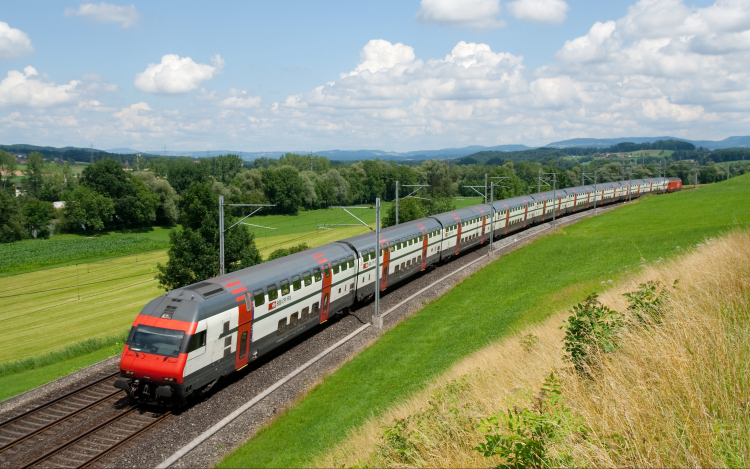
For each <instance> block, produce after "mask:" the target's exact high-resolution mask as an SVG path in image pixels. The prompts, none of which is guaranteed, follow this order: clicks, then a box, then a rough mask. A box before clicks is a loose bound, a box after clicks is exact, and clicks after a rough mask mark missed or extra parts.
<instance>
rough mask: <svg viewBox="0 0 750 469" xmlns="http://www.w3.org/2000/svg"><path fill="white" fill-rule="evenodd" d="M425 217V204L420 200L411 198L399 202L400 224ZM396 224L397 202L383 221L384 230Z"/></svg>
mask: <svg viewBox="0 0 750 469" xmlns="http://www.w3.org/2000/svg"><path fill="white" fill-rule="evenodd" d="M424 217H425V209H424V204H422V202H421V201H420V200H419V199H413V198H411V197H409V198H405V199H401V200H399V204H398V222H399V223H405V222H407V221H412V220H416V219H418V218H424ZM395 224H396V202H394V203H392V204H391V206H390V208H389V209H388V212H387V213H386V215H385V218H383V220H382V226H383V228H386V227H388V226H393V225H395Z"/></svg>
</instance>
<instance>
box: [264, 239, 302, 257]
mask: <svg viewBox="0 0 750 469" xmlns="http://www.w3.org/2000/svg"><path fill="white" fill-rule="evenodd" d="M308 249H310V247H309V246H308V245H307V244H305V243H302V244H298V245H296V246H292V247H290V248H281V249H277V250H275V251H274V252H272V253H271V254H269V255H268V259H266V261H272V260H274V259H278V258H280V257H285V256H288V255H289V254H294V253H297V252H302V251H307V250H308Z"/></svg>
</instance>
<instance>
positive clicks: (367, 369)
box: [219, 174, 750, 467]
mask: <svg viewBox="0 0 750 469" xmlns="http://www.w3.org/2000/svg"><path fill="white" fill-rule="evenodd" d="M748 197H750V174H747V175H744V176H740V177H736V178H733V179H730V180H729V181H726V182H722V183H718V184H714V185H711V186H705V187H701V188H699V189H696V190H689V191H682V192H679V193H675V194H669V195H660V196H650V197H645V198H644V199H641V200H638V201H637V202H635V203H633V204H630V205H627V206H624V207H621V208H619V209H617V210H615V211H613V212H609V213H607V214H603V215H601V216H599V217H595V218H591V219H588V220H584V221H581V222H579V223H577V224H575V225H572V226H570V227H566V228H564V229H559V230H557V231H556V232H554V233H553V234H551V235H549V236H546V237H544V238H541V239H539V240H537V241H535V242H534V243H532V244H530V245H529V246H526V247H524V248H523V249H520V250H518V251H515V252H513V253H511V254H508V255H506V256H504V257H502V258H500V259H499V260H497V261H496V262H494V263H492V264H490V265H489V266H487V267H485V268H484V269H483V270H482V271H480V272H478V273H477V274H475V275H473V276H472V277H470V278H469V279H467V280H465V281H464V282H462V283H461V284H459V285H457V286H456V287H455V288H453V290H452V291H450V292H449V293H448V294H446V295H445V296H443V297H442V298H440V299H439V300H437V301H435V302H433V303H431V304H429V305H427V306H426V307H425V308H424V309H423V310H422V311H420V312H419V313H417V314H415V315H414V316H413V317H411V318H410V319H408V320H406V321H404V322H403V323H401V324H400V325H399V326H397V327H395V328H394V329H392V330H390V331H388V332H386V333H385V334H384V335H383V336H382V337H381V338H380V339H379V340H378V341H377V342H375V343H374V344H373V345H371V346H370V347H369V348H367V349H366V350H364V351H363V352H362V353H360V354H359V355H358V356H356V357H354V358H353V359H352V360H350V361H349V362H347V363H346V364H344V365H343V366H342V367H341V368H340V369H339V370H338V371H336V372H335V373H334V374H332V375H331V376H329V377H328V378H326V379H325V380H324V381H323V382H322V383H321V384H319V385H318V386H316V387H315V388H314V389H312V390H311V391H310V392H309V393H308V394H307V396H306V397H305V398H304V399H302V400H301V401H300V402H299V403H298V404H297V405H295V406H294V407H292V408H290V409H289V410H288V411H287V412H286V413H285V414H283V415H282V416H281V417H280V418H279V419H278V420H276V421H275V422H274V423H273V424H271V425H270V426H268V427H265V428H264V429H263V430H261V431H260V432H259V433H258V434H257V435H256V436H255V437H254V438H253V439H251V440H250V441H249V442H247V443H246V444H245V445H243V446H241V447H240V448H239V449H238V450H237V451H235V452H234V453H233V454H231V455H230V456H228V457H227V458H226V459H225V460H224V461H223V462H222V463H221V464H220V465H219V467H251V466H252V467H310V466H311V465H312V464H313V462H314V461H315V460H316V458H318V457H319V456H320V455H322V454H324V453H326V452H327V451H329V450H330V449H331V448H332V447H333V446H334V445H335V444H336V443H338V442H340V441H342V440H343V439H344V438H345V437H346V436H347V435H348V434H349V432H350V431H351V430H352V429H354V428H356V427H358V426H359V425H361V424H362V423H364V422H365V421H366V420H367V419H368V418H369V417H370V416H372V415H375V416H377V415H381V414H382V412H384V410H385V409H387V408H388V407H390V406H392V405H393V404H395V403H397V402H400V401H402V400H404V399H406V398H408V397H409V396H411V395H412V394H413V393H415V392H418V391H419V390H421V389H424V388H425V386H426V385H427V384H428V383H429V382H430V381H431V380H432V379H435V378H436V377H437V376H439V375H440V374H442V373H443V372H444V371H445V370H447V369H448V368H449V367H450V366H451V365H453V364H454V363H456V361H458V360H460V359H462V358H463V357H465V356H467V355H469V354H471V353H473V352H475V351H476V350H478V349H480V348H482V347H484V346H485V345H487V344H489V343H492V342H494V341H496V340H498V339H500V338H502V337H504V336H507V335H509V334H512V333H514V332H516V331H519V330H522V329H523V328H524V327H525V326H527V325H529V324H533V323H538V322H540V321H542V320H544V319H546V318H547V317H549V316H550V315H551V314H553V313H554V312H556V311H560V310H561V309H564V308H568V307H570V306H571V305H572V304H574V303H577V302H579V301H581V300H582V299H583V298H585V297H586V296H587V295H588V294H589V293H591V292H601V291H604V290H605V289H607V288H608V286H616V285H617V284H618V281H619V280H621V279H623V278H624V277H626V276H628V275H630V274H633V273H635V272H638V271H639V270H640V266H641V265H642V264H646V263H652V262H655V261H657V260H659V258H669V257H671V256H674V255H676V254H677V253H680V252H684V250H685V249H688V248H689V247H690V246H695V245H696V244H697V243H701V242H703V241H704V240H705V239H706V238H708V237H713V236H717V235H718V234H720V233H724V232H727V231H729V230H731V229H733V228H738V227H739V228H748V227H750V204H748V203H747V200H748ZM609 280H612V283H608V281H609ZM602 282H604V284H602ZM289 435H325V436H326V437H325V438H316V439H315V440H314V444H311V440H310V439H306V438H289Z"/></svg>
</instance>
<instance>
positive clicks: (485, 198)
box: [461, 174, 487, 204]
mask: <svg viewBox="0 0 750 469" xmlns="http://www.w3.org/2000/svg"><path fill="white" fill-rule="evenodd" d="M461 187H468V188H469V189H471V190H473V191H474V192H476V193H477V194H479V195H480V196H482V198H484V203H485V204H486V203H487V175H486V174H485V175H484V185H483V186H461ZM477 189H484V194H483V193H481V192H479V191H478V190H477Z"/></svg>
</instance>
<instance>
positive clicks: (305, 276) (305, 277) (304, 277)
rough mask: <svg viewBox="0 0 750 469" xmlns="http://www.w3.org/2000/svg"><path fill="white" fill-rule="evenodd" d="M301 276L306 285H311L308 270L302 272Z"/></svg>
mask: <svg viewBox="0 0 750 469" xmlns="http://www.w3.org/2000/svg"><path fill="white" fill-rule="evenodd" d="M302 278H303V279H304V280H305V286H306V287H308V286H310V285H312V277H311V276H310V272H305V273H304V274H302Z"/></svg>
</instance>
